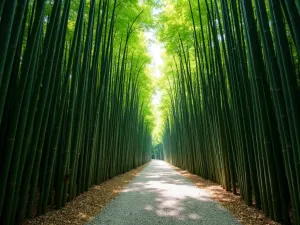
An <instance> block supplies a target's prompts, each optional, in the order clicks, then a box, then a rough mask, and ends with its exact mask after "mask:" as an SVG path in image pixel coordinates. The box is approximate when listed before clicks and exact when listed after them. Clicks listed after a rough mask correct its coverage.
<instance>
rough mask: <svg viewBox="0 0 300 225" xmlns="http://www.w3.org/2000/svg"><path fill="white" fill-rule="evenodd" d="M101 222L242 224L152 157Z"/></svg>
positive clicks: (99, 217)
mask: <svg viewBox="0 0 300 225" xmlns="http://www.w3.org/2000/svg"><path fill="white" fill-rule="evenodd" d="M92 224H101V225H154V224H170V225H176V224H181V225H182V224H189V225H193V224H197V225H199V224H209V225H227V224H236V225H237V224H239V223H238V222H237V221H236V220H235V219H234V218H233V216H232V215H231V214H230V213H229V212H228V211H227V210H226V209H224V208H223V207H222V206H221V205H219V203H217V202H215V201H213V200H212V199H210V197H209V194H208V193H207V192H206V191H204V190H201V189H199V188H198V187H196V186H195V185H194V184H192V183H191V182H190V181H188V180H187V179H185V178H184V177H183V176H182V175H181V174H179V173H178V172H176V171H175V170H173V169H172V168H171V167H170V166H169V165H168V164H167V163H166V162H163V161H158V160H153V161H152V162H151V163H150V164H149V166H147V167H146V168H145V169H144V170H143V171H142V172H141V173H140V174H139V175H138V176H137V177H136V178H135V179H134V180H133V181H132V182H130V183H129V184H128V185H127V187H126V188H125V189H124V190H123V191H122V192H121V194H120V195H119V196H118V197H116V198H115V199H114V200H112V201H111V202H110V203H109V204H108V205H107V206H106V207H105V208H104V210H103V211H102V212H101V213H100V214H99V215H97V216H96V217H95V218H94V220H92V221H91V222H89V223H88V225H92Z"/></svg>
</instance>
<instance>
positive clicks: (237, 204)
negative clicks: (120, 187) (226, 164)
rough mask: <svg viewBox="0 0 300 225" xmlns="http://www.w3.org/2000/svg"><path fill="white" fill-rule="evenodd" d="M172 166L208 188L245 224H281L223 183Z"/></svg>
mask: <svg viewBox="0 0 300 225" xmlns="http://www.w3.org/2000/svg"><path fill="white" fill-rule="evenodd" d="M170 166H171V167H172V168H173V169H175V170H176V171H177V172H179V173H180V174H181V175H183V176H184V177H186V178H187V179H189V180H190V181H191V182H193V183H194V184H195V185H196V186H197V187H199V188H201V189H204V190H207V191H208V192H209V193H210V197H211V198H212V199H214V200H215V201H217V202H219V203H220V204H221V205H222V206H223V207H225V208H226V209H228V210H229V211H230V212H231V213H232V215H233V216H234V217H235V218H236V219H237V220H238V221H239V222H240V223H241V224H244V225H279V224H280V223H277V222H275V221H272V220H271V219H270V218H268V217H266V216H265V215H264V213H263V211H261V210H258V209H256V208H254V207H249V206H247V205H246V204H245V202H244V201H243V200H242V199H241V198H240V196H239V195H234V194H233V193H232V192H227V191H226V190H225V189H223V188H222V187H221V185H219V184H217V183H214V182H212V181H209V180H205V179H203V178H201V177H199V176H197V175H195V174H191V173H189V172H188V171H186V170H181V169H180V168H178V167H175V166H172V165H171V164H170Z"/></svg>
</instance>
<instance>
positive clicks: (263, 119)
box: [163, 0, 300, 224]
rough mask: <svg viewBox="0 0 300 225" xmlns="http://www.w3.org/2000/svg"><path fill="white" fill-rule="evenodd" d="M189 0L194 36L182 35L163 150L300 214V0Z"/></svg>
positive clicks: (283, 214)
mask: <svg viewBox="0 0 300 225" xmlns="http://www.w3.org/2000/svg"><path fill="white" fill-rule="evenodd" d="M187 4H190V14H191V27H192V30H191V36H192V37H193V38H192V39H193V41H192V42H191V40H184V39H182V38H179V47H178V54H177V56H175V57H174V58H175V60H174V63H173V78H172V79H169V83H170V85H169V86H170V88H169V90H168V93H169V97H170V105H171V107H170V111H169V113H168V116H167V119H166V124H165V132H164V138H163V143H164V151H165V159H166V160H167V161H168V162H170V163H172V164H174V165H176V166H178V167H181V168H183V169H187V170H189V171H190V172H192V173H195V174H198V175H200V176H202V177H204V178H206V179H210V180H213V181H215V182H217V183H219V184H221V185H222V186H223V187H224V188H225V189H226V190H227V191H232V192H233V193H235V194H240V196H241V198H242V199H243V200H244V201H245V202H246V203H247V204H248V205H252V204H254V205H255V206H256V207H257V208H259V209H262V210H263V211H264V213H265V214H266V215H267V216H269V217H271V218H272V219H274V220H276V221H281V222H283V223H284V224H290V223H291V218H290V214H291V215H292V222H293V223H294V224H300V104H299V97H300V95H299V94H300V88H299V78H300V62H299V60H300V29H299V26H300V2H299V1H298V0H280V1H279V0H265V1H262V0H254V1H252V0H238V1H236V0H220V1H217V0H197V3H196V2H194V1H189V3H188V2H187ZM191 45H192V46H191Z"/></svg>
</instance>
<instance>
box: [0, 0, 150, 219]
mask: <svg viewBox="0 0 300 225" xmlns="http://www.w3.org/2000/svg"><path fill="white" fill-rule="evenodd" d="M123 3H124V2H123ZM74 4H75V6H74ZM121 7H122V3H119V2H117V1H116V0H115V1H114V0H99V1H96V0H90V1H86V0H80V1H79V0H78V1H76V2H75V1H71V0H54V1H46V0H1V2H0V15H1V21H0V55H1V56H0V92H1V94H0V102H1V103H0V122H1V126H0V133H1V136H0V138H1V139H0V150H1V152H0V167H1V168H0V212H1V220H2V222H3V223H4V224H14V223H16V222H20V221H22V220H23V219H24V218H26V217H28V218H30V217H32V216H33V215H40V214H44V213H46V212H47V208H48V207H49V206H50V207H51V208H52V207H53V206H55V207H56V208H57V209H59V208H61V207H63V206H65V204H66V202H67V201H71V200H72V199H73V198H74V197H76V196H78V195H79V194H80V193H83V192H84V191H87V190H88V188H89V187H91V186H92V185H94V184H99V183H101V182H103V181H105V180H107V179H110V178H112V177H113V176H116V175H118V174H120V173H124V172H126V171H129V170H131V169H133V168H135V167H137V166H139V165H142V164H144V163H145V162H147V161H149V160H150V158H151V142H152V141H151V126H150V123H149V122H148V119H147V107H148V106H147V104H148V103H147V102H146V101H145V99H143V97H142V95H141V89H142V88H143V83H142V78H143V73H144V72H143V70H144V65H145V63H146V62H145V61H143V60H144V59H143V58H142V57H141V59H140V58H139V57H138V56H137V55H135V53H134V51H133V50H134V49H132V47H133V45H132V43H130V39H131V37H132V35H133V33H134V32H135V31H134V29H136V28H135V27H134V26H135V23H136V22H137V21H138V20H139V17H140V14H141V13H140V14H136V15H135V16H136V18H135V19H133V20H132V21H130V22H128V23H127V25H128V26H127V28H125V32H124V33H123V34H122V35H120V32H119V33H118V35H119V36H117V30H116V25H117V24H118V18H120V13H119V15H117V14H118V12H120V11H118V10H119V9H120V8H121ZM74 8H75V9H74ZM72 10H73V11H72ZM74 10H75V11H74ZM134 13H135V12H134ZM70 24H73V25H74V29H73V30H71V29H70V28H69V26H70ZM120 36H121V37H120Z"/></svg>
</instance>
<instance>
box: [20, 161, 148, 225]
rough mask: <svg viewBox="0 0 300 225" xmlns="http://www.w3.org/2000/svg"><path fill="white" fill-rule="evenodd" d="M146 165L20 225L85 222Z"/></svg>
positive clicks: (99, 210) (94, 187) (75, 224)
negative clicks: (62, 206)
mask: <svg viewBox="0 0 300 225" xmlns="http://www.w3.org/2000/svg"><path fill="white" fill-rule="evenodd" d="M147 165H148V163H147V164H145V165H143V166H140V167H138V168H137V169H133V170H131V171H129V172H127V173H125V174H121V175H118V176H116V177H114V178H112V179H111V180H107V181H105V182H103V183H102V184H100V185H97V186H93V187H92V188H90V189H89V191H87V192H85V193H83V194H81V195H79V196H77V197H76V198H75V199H74V200H73V201H71V202H69V203H67V204H66V206H65V207H64V208H62V209H60V210H54V209H51V210H50V211H49V212H48V213H46V214H45V215H42V216H38V217H35V218H33V219H27V220H25V221H23V222H22V225H28V224H30V225H66V224H72V225H77V224H85V223H86V222H88V221H90V220H92V219H93V218H94V216H96V215H97V214H99V212H101V210H102V209H103V208H104V206H105V205H106V204H107V203H109V202H110V201H111V200H112V199H114V198H115V197H116V196H118V195H119V193H120V192H121V191H122V190H123V189H124V187H125V186H126V185H127V184H128V183H129V182H130V181H131V180H133V179H134V178H135V177H136V176H137V175H138V174H139V173H140V172H141V171H142V170H143V169H144V168H145V167H146V166H147Z"/></svg>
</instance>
